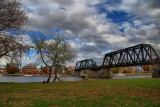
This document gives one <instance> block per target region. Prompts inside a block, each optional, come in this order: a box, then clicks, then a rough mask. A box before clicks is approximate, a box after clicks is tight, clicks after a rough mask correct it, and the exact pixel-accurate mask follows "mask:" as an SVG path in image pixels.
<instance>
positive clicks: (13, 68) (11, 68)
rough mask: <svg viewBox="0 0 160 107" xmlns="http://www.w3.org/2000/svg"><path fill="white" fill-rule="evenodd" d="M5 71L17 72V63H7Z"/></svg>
mask: <svg viewBox="0 0 160 107" xmlns="http://www.w3.org/2000/svg"><path fill="white" fill-rule="evenodd" d="M6 72H7V73H8V74H15V73H16V72H19V68H18V67H17V64H13V63H7V64H6Z"/></svg>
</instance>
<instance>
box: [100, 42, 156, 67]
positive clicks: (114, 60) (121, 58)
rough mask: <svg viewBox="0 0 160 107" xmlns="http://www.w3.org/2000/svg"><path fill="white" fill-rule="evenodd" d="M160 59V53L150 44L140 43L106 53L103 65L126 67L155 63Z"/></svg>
mask: <svg viewBox="0 0 160 107" xmlns="http://www.w3.org/2000/svg"><path fill="white" fill-rule="evenodd" d="M155 59H159V56H158V54H157V53H156V51H155V50H154V49H153V47H152V46H151V45H150V44H140V45H136V46H133V47H129V48H125V49H122V50H118V51H115V52H111V53H108V54H105V57H104V60H103V67H105V68H112V67H124V66H138V65H147V64H153V63H154V61H155Z"/></svg>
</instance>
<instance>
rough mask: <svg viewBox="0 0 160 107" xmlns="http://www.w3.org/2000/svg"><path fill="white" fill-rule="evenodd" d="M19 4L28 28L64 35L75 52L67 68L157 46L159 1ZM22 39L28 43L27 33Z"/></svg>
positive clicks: (68, 0)
mask: <svg viewBox="0 0 160 107" xmlns="http://www.w3.org/2000/svg"><path fill="white" fill-rule="evenodd" d="M21 1H22V4H23V6H24V7H25V9H26V10H27V15H28V17H29V23H28V25H27V27H30V28H38V29H42V30H50V31H54V32H56V33H61V34H63V35H66V38H67V40H68V41H69V42H70V43H71V45H72V46H73V47H74V48H75V49H76V50H77V52H78V53H77V58H75V60H74V61H73V62H71V63H68V65H74V64H75V63H76V61H78V60H82V59H86V58H88V59H90V58H93V59H95V60H97V61H101V60H102V59H103V57H104V54H105V53H108V52H110V51H114V50H118V49H122V48H126V47H129V46H133V45H137V44H140V43H152V44H153V45H154V44H157V42H158V41H157V35H156V34H157V32H158V31H159V29H160V21H159V19H160V0H21ZM23 37H24V40H25V39H26V38H27V41H29V40H30V34H29V33H27V34H24V35H23ZM30 42H31V40H30ZM33 53H34V52H33V51H32V52H31V54H32V55H33ZM30 57H32V56H30ZM24 60H25V58H24ZM27 60H30V62H35V61H36V59H34V58H30V59H27Z"/></svg>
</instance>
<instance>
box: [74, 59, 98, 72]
mask: <svg viewBox="0 0 160 107" xmlns="http://www.w3.org/2000/svg"><path fill="white" fill-rule="evenodd" d="M96 66H97V64H96V62H94V61H93V59H84V60H81V61H78V62H77V63H76V66H75V71H81V70H85V69H91V68H94V67H96Z"/></svg>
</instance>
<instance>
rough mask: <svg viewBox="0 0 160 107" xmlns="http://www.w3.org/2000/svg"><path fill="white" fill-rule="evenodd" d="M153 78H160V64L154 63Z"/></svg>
mask: <svg viewBox="0 0 160 107" xmlns="http://www.w3.org/2000/svg"><path fill="white" fill-rule="evenodd" d="M152 78H160V64H154V65H153V72H152Z"/></svg>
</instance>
